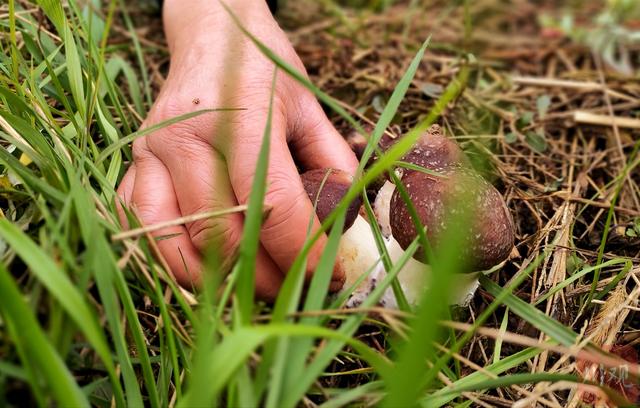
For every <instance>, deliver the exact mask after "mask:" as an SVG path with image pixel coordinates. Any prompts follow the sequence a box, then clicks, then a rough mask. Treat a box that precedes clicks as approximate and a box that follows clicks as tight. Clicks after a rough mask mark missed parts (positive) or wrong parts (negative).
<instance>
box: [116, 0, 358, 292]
mask: <svg viewBox="0 0 640 408" xmlns="http://www.w3.org/2000/svg"><path fill="white" fill-rule="evenodd" d="M227 4H229V6H230V7H231V9H232V10H233V12H234V13H235V14H236V15H237V16H238V17H239V18H240V21H241V22H242V24H243V25H244V26H245V27H247V28H248V29H249V31H251V32H252V33H253V34H254V35H255V36H257V37H258V38H259V39H260V40H261V41H262V42H263V43H265V44H266V45H267V46H268V47H269V48H271V49H272V50H273V51H275V52H276V53H277V54H278V55H279V56H280V57H281V58H283V59H284V60H285V61H287V62H288V63H289V64H291V65H293V66H294V67H296V68H297V69H298V70H299V71H301V72H304V67H303V65H302V63H301V61H300V59H299V58H298V56H297V55H296V53H295V51H294V49H293V47H292V46H291V44H290V43H289V41H288V39H287V38H286V36H285V34H284V33H283V32H282V30H280V28H279V27H278V25H277V23H276V22H275V20H274V19H273V17H272V16H271V13H270V12H269V10H268V7H267V5H266V3H265V1H264V0H229V1H227ZM164 24H165V33H166V36H167V42H168V44H169V49H170V53H171V65H170V70H169V75H168V77H167V80H166V82H165V83H164V85H163V87H162V90H161V92H160V95H159V96H158V98H157V100H156V102H155V104H154V105H153V107H152V109H151V111H150V113H149V115H148V117H147V119H146V120H145V122H144V124H143V126H151V125H154V124H157V123H159V122H162V121H164V120H167V119H171V118H173V117H176V116H179V115H183V114H185V113H189V112H193V111H197V110H201V109H214V108H229V107H232V108H241V109H242V110H237V111H227V112H212V113H206V114H202V115H199V116H196V117H194V118H191V119H189V120H185V121H181V122H178V123H176V124H173V125H169V126H167V127H165V128H163V129H161V130H159V131H157V132H154V133H153V134H150V135H148V136H145V137H142V138H140V139H137V140H136V141H135V142H134V144H133V164H132V165H131V167H130V168H129V170H128V171H127V173H126V174H125V176H124V178H123V180H122V182H121V184H120V186H119V189H118V193H119V195H120V197H121V199H122V201H123V202H124V204H125V205H128V206H131V207H132V208H133V209H134V210H135V213H136V215H137V216H138V217H139V218H140V220H141V222H142V223H143V224H145V225H151V224H156V223H158V222H162V221H167V220H171V219H175V218H178V217H181V216H187V215H192V214H196V213H200V212H205V211H215V210H220V209H224V208H229V207H231V206H234V205H238V204H245V203H246V202H247V200H248V197H249V194H250V192H251V188H252V182H253V178H254V172H255V168H256V162H257V159H258V154H259V150H260V146H261V143H262V137H263V134H264V129H265V126H266V121H267V113H268V107H269V100H270V94H271V84H272V79H273V72H274V69H275V65H274V64H273V63H272V62H271V61H270V60H268V59H267V58H266V57H264V56H263V55H262V54H261V53H260V52H259V50H258V49H257V48H256V47H255V46H254V45H253V44H252V43H251V42H250V40H249V39H248V38H246V37H245V36H244V35H243V34H242V33H241V32H240V30H239V29H238V28H237V27H236V26H235V23H234V22H233V21H232V19H231V18H230V16H229V14H228V13H227V12H226V11H225V10H224V9H223V7H222V5H221V4H220V3H218V2H212V1H208V0H190V1H188V2H185V1H178V0H165V5H164ZM294 158H295V161H294ZM296 163H298V164H299V165H301V166H302V167H303V168H304V169H313V168H325V167H328V168H336V169H342V170H345V171H347V172H350V173H352V174H353V173H354V171H355V169H356V167H357V160H356V158H355V156H354V155H353V153H352V152H351V150H350V149H349V147H348V145H347V144H346V142H345V141H344V139H343V138H342V137H341V136H340V134H339V133H337V131H336V130H335V129H334V128H333V126H332V125H331V123H330V122H329V120H328V119H327V117H326V115H325V114H324V112H323V111H322V108H321V107H320V105H319V103H318V102H317V100H316V99H315V97H314V96H313V95H312V94H311V93H310V92H309V91H308V90H306V89H305V88H304V87H303V86H301V85H300V84H299V83H297V82H296V81H295V80H293V79H291V78H290V77H288V76H286V74H284V73H282V72H280V73H278V74H277V77H276V85H275V93H274V101H273V114H272V125H271V144H270V151H269V167H268V173H267V183H268V185H267V193H266V197H265V204H266V205H268V206H270V207H271V208H272V210H271V212H270V214H269V216H268V217H267V219H266V220H265V221H264V223H263V227H262V231H261V236H260V241H261V245H260V248H259V251H258V256H257V269H256V294H257V296H258V297H260V298H263V299H274V298H275V296H276V295H277V291H278V289H279V287H280V284H281V282H282V280H283V278H284V274H283V273H284V272H286V271H288V270H289V268H290V267H291V264H292V263H293V260H294V259H295V257H296V256H297V255H298V253H299V251H300V250H301V249H302V246H303V244H304V242H305V240H306V237H307V227H308V225H309V222H310V220H311V222H312V231H316V230H317V229H318V228H319V227H320V223H319V221H318V219H317V217H316V216H315V214H314V211H313V204H312V203H311V201H310V200H309V199H308V197H307V195H306V193H305V191H304V188H303V185H302V182H301V180H300V177H299V175H298V170H297V168H296ZM121 218H123V222H124V217H123V216H122V213H121ZM242 228H243V215H242V214H240V213H234V214H229V215H226V216H223V217H216V218H208V219H205V220H200V221H195V222H191V223H188V224H186V225H182V226H176V227H170V228H164V229H162V230H159V231H156V232H154V236H156V237H158V236H171V237H170V238H168V239H162V240H159V241H157V244H158V247H159V249H160V252H161V253H162V255H163V257H164V258H165V259H166V261H167V263H168V265H169V267H170V268H171V271H172V272H173V274H174V276H175V277H176V279H177V281H178V282H179V283H180V284H182V285H183V286H187V287H189V286H191V285H197V284H198V283H199V281H200V278H201V255H202V253H203V252H204V251H205V250H207V248H211V247H214V248H218V249H219V250H220V251H221V253H222V254H223V255H224V256H226V257H230V256H232V255H233V253H234V251H235V250H236V249H237V248H238V245H239V242H240V240H241V235H242ZM325 242H326V236H324V235H323V236H322V237H321V238H320V239H319V241H318V242H317V244H315V245H314V247H313V248H312V250H311V252H310V254H309V257H308V260H307V272H308V274H309V273H311V272H312V271H313V270H314V269H315V267H316V264H317V261H318V259H319V257H320V254H321V252H322V249H323V247H324V244H325ZM343 279H344V276H343V273H342V272H341V271H339V270H334V275H333V280H332V288H333V289H338V288H340V287H341V285H342V281H343Z"/></svg>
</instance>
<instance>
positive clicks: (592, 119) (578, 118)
mask: <svg viewBox="0 0 640 408" xmlns="http://www.w3.org/2000/svg"><path fill="white" fill-rule="evenodd" d="M573 120H575V122H576V123H582V124H587V125H599V126H611V127H614V126H617V127H620V128H627V129H640V119H634V118H627V117H621V116H611V115H599V114H596V113H590V112H585V111H575V112H574V113H573Z"/></svg>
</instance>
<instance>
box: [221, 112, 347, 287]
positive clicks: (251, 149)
mask: <svg viewBox="0 0 640 408" xmlns="http://www.w3.org/2000/svg"><path fill="white" fill-rule="evenodd" d="M261 122H262V123H264V119H262V120H260V121H257V122H256V123H261ZM261 129H263V128H262V127H260V126H255V127H254V128H253V130H247V129H245V131H244V132H243V135H244V140H242V138H236V140H235V145H234V146H232V148H231V149H230V151H229V152H228V154H227V158H228V167H229V176H230V179H231V184H232V186H233V189H234V192H235V195H236V197H237V198H238V201H239V202H240V203H246V202H247V200H248V197H249V195H250V193H251V188H252V184H253V183H252V181H253V179H254V174H255V167H256V163H257V161H258V155H259V150H260V145H261V139H262V130H261ZM285 129H286V124H285V121H284V118H283V117H282V115H277V114H276V115H274V117H273V128H272V134H271V137H272V143H271V145H270V149H269V166H268V169H267V184H268V186H267V192H266V196H265V204H266V205H269V206H270V207H271V212H270V214H269V217H268V218H267V219H266V220H265V222H264V225H263V228H262V233H261V242H262V245H263V246H264V247H265V249H266V250H267V252H268V253H269V255H270V256H271V258H272V259H273V260H274V261H275V263H276V264H277V265H278V267H279V268H280V270H282V271H288V270H289V269H290V268H291V265H292V263H293V261H294V260H295V258H296V256H297V255H298V254H299V252H300V250H301V249H302V248H303V246H304V243H305V241H306V239H307V231H308V227H309V225H310V223H311V226H312V234H313V232H315V231H317V230H318V229H319V228H320V223H319V221H318V219H317V217H316V215H315V213H314V210H313V205H312V203H311V201H310V200H309V198H308V196H307V193H306V192H305V190H304V187H303V185H302V182H301V180H300V177H299V175H298V170H297V168H296V166H295V163H294V161H293V158H292V157H291V154H290V152H289V149H288V146H287V143H286V138H285V131H286V130H285ZM249 132H252V133H249ZM325 243H326V236H325V235H324V234H323V235H322V236H321V237H320V239H319V240H318V242H317V243H316V245H314V247H313V248H312V249H311V251H310V253H309V256H308V257H307V274H310V273H311V272H312V271H313V270H314V269H315V268H316V265H317V263H318V260H319V258H320V255H321V253H322V250H323V248H324V245H325ZM333 278H334V279H333V280H334V281H337V282H340V281H342V280H344V274H343V273H342V271H334V277H333ZM335 286H336V285H335V284H334V287H335ZM337 286H339V285H337Z"/></svg>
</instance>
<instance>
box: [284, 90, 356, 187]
mask: <svg viewBox="0 0 640 408" xmlns="http://www.w3.org/2000/svg"><path fill="white" fill-rule="evenodd" d="M304 99H305V101H304V102H303V103H301V109H300V110H299V114H298V115H296V116H297V118H298V123H296V124H295V125H294V126H293V129H295V130H294V133H293V135H292V140H291V147H292V148H293V151H294V152H295V156H296V159H297V160H298V161H299V162H300V164H302V165H303V166H304V167H305V169H307V170H309V169H320V168H333V169H339V170H344V171H346V172H348V173H350V174H355V171H356V169H357V168H358V159H357V158H356V156H355V154H354V153H353V151H352V150H351V148H350V147H349V145H348V144H347V142H346V141H345V139H344V138H343V137H342V135H340V133H338V131H337V130H336V129H335V128H334V127H333V125H332V124H331V121H329V119H328V118H327V115H326V114H325V113H324V111H323V110H322V107H321V106H320V104H319V103H318V101H317V100H316V99H315V98H314V97H313V96H311V97H309V98H308V99H307V98H304Z"/></svg>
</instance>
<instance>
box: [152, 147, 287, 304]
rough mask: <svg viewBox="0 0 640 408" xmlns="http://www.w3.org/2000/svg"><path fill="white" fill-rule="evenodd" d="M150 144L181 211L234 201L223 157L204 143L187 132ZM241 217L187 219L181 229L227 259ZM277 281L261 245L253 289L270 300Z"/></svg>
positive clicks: (275, 269) (238, 233)
mask: <svg viewBox="0 0 640 408" xmlns="http://www.w3.org/2000/svg"><path fill="white" fill-rule="evenodd" d="M151 137H154V136H151ZM176 141H177V143H176ZM153 147H154V154H157V156H158V158H159V159H160V160H162V162H163V163H164V164H165V166H166V168H167V169H168V171H169V174H170V177H171V180H172V183H173V186H174V190H175V194H176V196H177V202H178V207H179V209H180V212H181V213H182V215H183V216H189V215H195V214H201V213H207V212H212V211H220V210H225V209H229V208H231V207H233V206H236V205H237V201H236V199H235V196H234V193H233V190H232V188H231V185H230V182H229V176H228V174H227V166H226V162H225V161H224V160H223V158H222V157H221V156H220V154H218V153H217V152H216V151H215V150H214V149H213V148H212V147H211V146H210V145H209V144H208V143H206V142H204V141H202V140H201V139H199V138H193V139H192V138H190V137H187V136H185V137H182V138H176V137H168V138H166V139H163V143H160V144H159V145H158V144H154V145H153ZM243 218H244V216H243V213H242V212H233V213H230V214H225V215H220V216H215V217H206V218H203V219H200V220H197V221H193V222H190V223H187V224H186V231H187V234H188V237H189V238H190V240H191V242H192V244H193V245H194V246H195V248H196V249H197V250H198V251H199V252H200V253H203V252H205V251H207V250H211V249H214V250H217V251H218V252H219V255H221V256H222V257H223V258H226V259H232V257H233V255H234V254H235V253H236V251H237V249H238V246H239V245H240V241H241V237H242V230H243ZM282 280H283V274H282V272H281V271H280V270H279V269H278V267H277V265H276V264H275V263H274V262H273V261H272V260H271V258H270V257H269V255H268V254H267V252H266V251H265V249H264V248H263V247H262V246H260V247H259V248H258V254H257V258H256V294H257V295H258V296H259V297H260V298H262V299H265V300H273V299H275V297H276V295H277V292H278V289H279V288H280V286H281V284H282Z"/></svg>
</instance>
